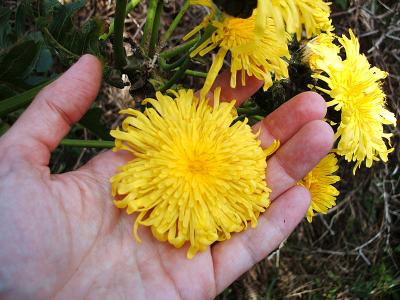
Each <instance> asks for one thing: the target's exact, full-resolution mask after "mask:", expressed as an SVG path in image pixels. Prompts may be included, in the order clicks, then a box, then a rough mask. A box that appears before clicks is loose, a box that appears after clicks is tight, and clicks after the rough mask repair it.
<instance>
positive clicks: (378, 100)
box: [313, 30, 397, 172]
mask: <svg viewBox="0 0 400 300" xmlns="http://www.w3.org/2000/svg"><path fill="white" fill-rule="evenodd" d="M338 41H339V43H340V44H341V45H342V46H343V48H344V50H345V53H346V58H345V59H344V60H341V59H340V57H339V56H337V57H336V58H335V63H329V62H326V61H324V60H320V61H318V60H316V61H315V63H316V64H317V65H316V66H315V70H316V72H315V74H314V75H313V77H314V78H317V79H320V80H322V81H324V82H325V83H326V84H327V86H328V88H326V89H325V88H321V87H317V89H319V90H321V91H323V92H324V93H326V94H328V95H330V96H331V98H332V101H330V102H328V106H331V107H334V108H335V110H337V111H341V123H340V124H339V127H338V129H337V132H336V139H337V140H338V146H337V150H336V153H337V154H339V155H341V156H344V157H345V159H346V160H347V161H349V162H355V166H354V172H355V171H356V169H357V168H358V167H360V165H361V163H362V162H363V161H365V164H366V166H367V167H371V165H372V162H373V161H377V160H382V161H384V162H386V161H387V160H388V154H389V153H390V152H392V151H393V149H388V147H387V145H386V143H385V140H389V139H390V137H391V134H388V133H385V132H384V127H383V125H396V122H397V121H396V118H395V116H394V114H393V113H391V112H389V111H388V110H387V109H386V107H385V105H386V101H385V98H386V96H385V93H384V92H383V90H382V80H383V79H384V78H386V76H387V73H386V72H384V71H381V70H380V69H378V68H376V67H371V65H370V64H369V62H368V60H367V58H366V57H365V55H363V54H360V45H359V42H358V40H357V38H356V37H355V36H354V34H353V32H352V31H351V30H350V38H347V37H346V36H343V37H342V38H339V39H338ZM330 58H332V56H329V55H328V56H327V57H326V59H330ZM332 60H333V58H332Z"/></svg>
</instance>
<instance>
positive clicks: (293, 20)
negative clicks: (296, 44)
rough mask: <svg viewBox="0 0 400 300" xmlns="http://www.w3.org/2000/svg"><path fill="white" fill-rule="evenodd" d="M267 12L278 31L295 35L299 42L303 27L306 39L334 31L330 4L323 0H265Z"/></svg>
mask: <svg viewBox="0 0 400 300" xmlns="http://www.w3.org/2000/svg"><path fill="white" fill-rule="evenodd" d="M265 2H266V4H265V5H266V7H267V12H268V15H269V16H270V17H272V18H273V19H274V21H275V23H276V26H277V27H278V29H279V30H286V31H287V32H288V33H290V34H296V36H297V39H298V40H300V39H301V37H302V32H303V25H304V28H305V31H306V36H307V38H308V39H309V38H311V37H313V36H315V35H317V34H320V33H321V32H331V31H333V30H334V28H333V26H332V20H331V19H330V13H331V9H330V6H329V5H330V3H327V2H325V1H323V0H265Z"/></svg>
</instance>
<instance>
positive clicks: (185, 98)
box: [111, 90, 270, 258]
mask: <svg viewBox="0 0 400 300" xmlns="http://www.w3.org/2000/svg"><path fill="white" fill-rule="evenodd" d="M219 92H220V91H219V90H217V91H216V92H215V95H214V105H213V107H211V106H210V105H209V104H208V101H206V100H204V99H203V100H199V99H198V98H196V96H194V94H193V91H192V90H180V91H178V92H174V91H170V93H172V94H173V95H174V97H170V96H167V95H163V94H161V93H160V92H158V93H157V100H156V99H146V100H145V101H144V103H149V104H151V106H152V107H150V108H146V110H145V111H144V113H142V112H140V111H137V110H133V109H127V110H124V111H122V113H124V114H127V115H128V117H127V118H126V119H125V120H124V121H123V124H122V130H120V129H116V130H113V131H111V135H112V136H113V137H114V138H115V139H116V140H115V148H114V150H115V151H116V150H120V149H123V150H128V151H130V152H132V153H133V154H134V155H135V158H134V159H133V160H132V161H130V162H129V163H127V164H126V165H124V166H122V167H120V169H119V172H118V174H117V175H115V176H114V177H112V178H111V183H112V193H113V196H114V197H115V199H116V200H115V201H114V203H115V205H116V206H117V207H119V208H126V211H127V213H128V214H132V213H138V216H137V218H136V222H135V226H134V233H135V236H136V238H137V239H139V238H138V235H137V228H138V226H139V225H144V226H148V227H150V228H151V231H152V233H153V235H154V236H155V237H156V238H157V239H158V240H160V241H168V242H169V243H171V244H172V245H174V246H175V247H178V248H179V247H181V246H183V245H184V244H185V243H186V242H188V243H189V244H190V248H189V251H188V253H187V256H188V258H192V257H193V256H194V255H195V254H196V252H198V251H204V250H205V249H206V248H207V247H208V246H209V245H211V244H212V243H214V242H215V241H222V240H226V239H229V238H230V237H231V233H233V232H240V231H243V230H244V229H246V228H247V226H248V223H249V222H250V223H251V226H252V227H255V226H256V225H257V218H258V216H259V215H260V213H261V212H263V211H265V209H266V208H267V207H268V206H269V204H270V201H269V193H270V189H269V188H268V187H267V185H266V183H265V169H266V156H267V155H268V153H267V151H263V150H262V148H261V147H260V141H259V140H258V139H257V135H256V134H254V133H253V132H252V130H251V128H250V126H249V125H248V124H247V120H245V121H243V122H241V121H237V122H234V120H235V119H236V117H237V113H236V109H235V108H234V101H232V102H231V103H220V102H219Z"/></svg>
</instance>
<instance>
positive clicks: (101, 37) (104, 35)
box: [99, 0, 140, 41]
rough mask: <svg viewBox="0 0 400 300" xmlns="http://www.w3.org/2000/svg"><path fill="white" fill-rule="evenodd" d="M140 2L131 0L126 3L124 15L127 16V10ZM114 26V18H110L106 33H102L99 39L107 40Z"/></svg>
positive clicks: (130, 9)
mask: <svg viewBox="0 0 400 300" xmlns="http://www.w3.org/2000/svg"><path fill="white" fill-rule="evenodd" d="M139 3H140V0H132V1H130V2H129V3H128V5H127V6H126V10H125V17H127V16H128V14H129V12H130V11H132V10H133V9H135V7H136V6H137V5H138V4H139ZM114 28H115V20H112V21H111V23H110V27H109V28H108V33H104V34H102V35H101V36H100V37H99V39H100V40H101V41H105V40H108V39H109V38H110V36H111V35H112V34H113V33H114Z"/></svg>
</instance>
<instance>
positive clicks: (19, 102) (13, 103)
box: [0, 80, 53, 118]
mask: <svg viewBox="0 0 400 300" xmlns="http://www.w3.org/2000/svg"><path fill="white" fill-rule="evenodd" d="M51 82H53V80H49V81H47V82H45V83H44V84H42V85H40V86H37V87H34V88H32V89H30V90H29V91H26V92H23V93H21V94H18V95H15V96H13V97H10V98H7V99H5V100H3V101H1V102H0V118H2V117H4V116H6V115H7V114H9V113H11V112H14V111H16V110H18V109H20V108H24V107H26V106H28V105H29V104H30V103H31V101H32V99H33V98H35V96H36V95H37V94H38V93H39V92H40V91H41V90H42V89H43V88H44V87H45V86H47V85H48V84H50V83H51Z"/></svg>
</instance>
